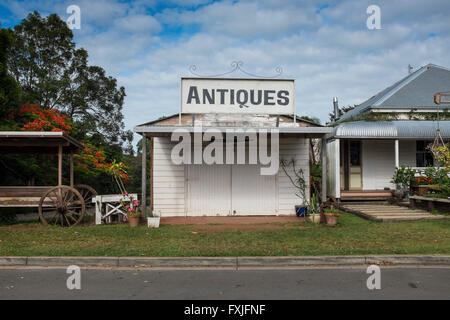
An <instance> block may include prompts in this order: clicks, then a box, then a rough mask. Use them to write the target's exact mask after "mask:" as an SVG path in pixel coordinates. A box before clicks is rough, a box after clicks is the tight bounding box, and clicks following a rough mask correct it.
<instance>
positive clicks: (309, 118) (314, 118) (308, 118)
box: [300, 116, 320, 124]
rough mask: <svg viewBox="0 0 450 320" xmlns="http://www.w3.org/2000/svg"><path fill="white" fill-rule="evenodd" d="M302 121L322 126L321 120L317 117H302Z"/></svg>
mask: <svg viewBox="0 0 450 320" xmlns="http://www.w3.org/2000/svg"><path fill="white" fill-rule="evenodd" d="M300 119H302V120H306V121H309V122H312V123H315V124H320V119H319V118H317V117H308V116H301V117H300Z"/></svg>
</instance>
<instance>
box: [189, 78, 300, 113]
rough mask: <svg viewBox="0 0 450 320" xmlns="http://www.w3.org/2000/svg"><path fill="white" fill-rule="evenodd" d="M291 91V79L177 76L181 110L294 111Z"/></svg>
mask: <svg viewBox="0 0 450 320" xmlns="http://www.w3.org/2000/svg"><path fill="white" fill-rule="evenodd" d="M294 91H295V89H294V80H285V79H276V80H275V79H270V80H267V79H239V78H237V79H235V78H227V79H219V78H181V112H182V113H255V114H294V110H295V109H294V108H295V107H294V106H295V104H294V95H295V92H294Z"/></svg>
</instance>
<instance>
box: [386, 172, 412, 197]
mask: <svg viewBox="0 0 450 320" xmlns="http://www.w3.org/2000/svg"><path fill="white" fill-rule="evenodd" d="M415 174H416V171H415V170H414V169H412V168H410V167H406V166H401V167H398V168H395V172H394V176H393V177H392V180H391V183H394V184H395V187H396V189H395V193H394V195H395V196H396V197H397V198H398V199H403V198H405V197H408V195H409V190H410V187H411V184H412V183H413V182H414V181H415Z"/></svg>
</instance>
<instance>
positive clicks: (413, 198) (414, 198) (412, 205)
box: [409, 196, 450, 211]
mask: <svg viewBox="0 0 450 320" xmlns="http://www.w3.org/2000/svg"><path fill="white" fill-rule="evenodd" d="M417 200H420V201H426V202H427V206H428V211H433V210H434V206H435V203H436V202H439V203H446V204H448V205H449V206H450V200H448V199H442V198H428V197H422V196H411V197H409V206H410V208H415V207H416V201H417Z"/></svg>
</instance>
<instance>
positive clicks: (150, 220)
mask: <svg viewBox="0 0 450 320" xmlns="http://www.w3.org/2000/svg"><path fill="white" fill-rule="evenodd" d="M159 218H160V217H158V216H155V215H154V212H153V211H151V210H150V211H149V212H148V213H147V226H148V227H149V228H159V221H160V219H159Z"/></svg>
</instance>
